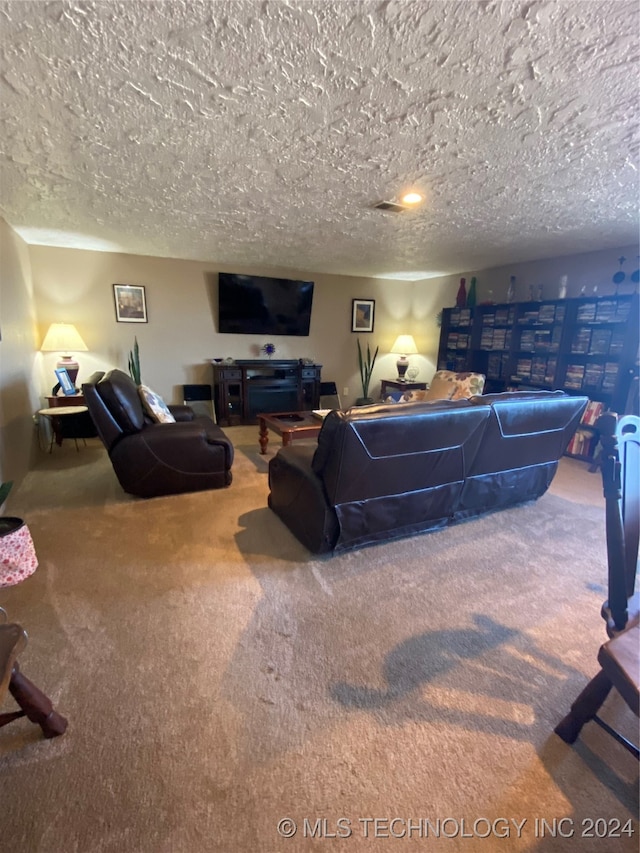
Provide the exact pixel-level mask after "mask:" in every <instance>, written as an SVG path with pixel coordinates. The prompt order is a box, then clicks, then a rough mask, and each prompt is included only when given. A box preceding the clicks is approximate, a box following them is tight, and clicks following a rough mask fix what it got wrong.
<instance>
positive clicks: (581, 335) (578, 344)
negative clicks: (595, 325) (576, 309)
mask: <svg viewBox="0 0 640 853" xmlns="http://www.w3.org/2000/svg"><path fill="white" fill-rule="evenodd" d="M590 346H591V329H585V328H580V329H576V331H575V333H574V335H573V340H572V341H571V352H572V353H576V354H584V353H588V352H589V347H590Z"/></svg>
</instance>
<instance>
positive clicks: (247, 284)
mask: <svg viewBox="0 0 640 853" xmlns="http://www.w3.org/2000/svg"><path fill="white" fill-rule="evenodd" d="M312 301H313V282H312V281H295V280H293V279H288V278H266V277H264V276H256V275H238V274H237V273H227V272H221V273H219V274H218V331H219V332H222V333H229V334H236V335H238V334H239V335H308V334H309V324H310V323H311V303H312Z"/></svg>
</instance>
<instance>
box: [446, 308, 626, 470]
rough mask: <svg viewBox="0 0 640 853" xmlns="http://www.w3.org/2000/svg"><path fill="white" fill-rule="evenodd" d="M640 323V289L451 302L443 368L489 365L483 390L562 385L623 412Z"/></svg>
mask: <svg viewBox="0 0 640 853" xmlns="http://www.w3.org/2000/svg"><path fill="white" fill-rule="evenodd" d="M638 326H639V309H638V294H629V295H619V296H602V297H595V296H594V297H587V296H585V297H580V298H577V299H551V300H544V301H540V302H516V303H511V304H500V305H478V306H476V307H475V308H474V309H460V308H445V309H444V311H443V312H442V328H441V333H440V347H439V351H438V368H439V369H448V370H456V371H466V370H471V371H476V372H478V373H484V374H485V375H486V377H487V381H486V386H485V393H487V392H494V391H504V390H507V389H509V388H520V389H539V390H555V389H561V390H562V391H566V392H567V393H568V394H580V395H584V396H587V397H589V399H590V400H592V401H594V402H597V403H601V404H602V408H603V409H605V410H606V409H608V410H612V411H615V412H619V413H623V412H625V411H626V408H627V401H628V398H629V392H630V388H631V384H632V382H633V381H634V377H637V359H638ZM635 381H637V380H635ZM587 455H588V454H587Z"/></svg>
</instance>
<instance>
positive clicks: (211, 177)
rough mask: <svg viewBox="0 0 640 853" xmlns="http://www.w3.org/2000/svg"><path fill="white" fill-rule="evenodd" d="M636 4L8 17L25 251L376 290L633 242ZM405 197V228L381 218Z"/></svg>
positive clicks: (8, 171) (301, 7) (104, 10)
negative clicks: (335, 280) (420, 274)
mask: <svg viewBox="0 0 640 853" xmlns="http://www.w3.org/2000/svg"><path fill="white" fill-rule="evenodd" d="M638 25H639V7H638V4H637V2H635V0H633V2H626V0H613V1H612V2H598V0H585V2H572V0H566V1H565V2H555V0H554V2H510V0H506V2H491V0H487V2H450V0H445V2H429V0H417V2H412V0H402V2H396V0H387V2H385V0H375V2H369V0H362V2H358V0H349V2H330V0H310V2H301V1H300V0H291V2H278V0H264V2H257V1H256V2H254V0H239V2H232V1H231V0H216V2H200V0H170V2H141V0H128V2H28V3H25V2H14V0H10V2H1V3H0V46H1V62H0V87H1V89H0V92H1V121H2V130H1V142H0V145H1V151H0V188H1V200H0V204H1V208H0V209H1V210H2V213H3V215H4V217H5V218H6V220H7V221H8V222H9V224H11V225H12V226H13V227H15V228H16V229H17V230H18V231H19V233H21V234H22V235H23V236H24V237H25V239H27V241H28V242H41V243H46V244H51V245H77V246H86V247H88V248H103V249H106V250H112V251H125V252H130V253H135V254H142V255H157V256H166V257H178V258H190V259H195V260H215V261H217V262H219V263H220V264H226V265H235V266H236V267H238V268H240V267H243V266H245V267H246V266H248V265H255V264H259V265H261V266H273V267H286V268H292V269H293V268H301V269H305V270H314V271H317V272H329V273H331V272H335V273H347V274H354V275H359V274H360V275H373V274H376V273H377V274H383V273H385V272H388V273H390V272H397V271H442V272H455V271H458V270H464V269H474V268H475V269H480V268H482V267H485V266H495V265H498V264H500V263H508V262H517V261H526V260H533V259H537V258H542V257H552V256H555V255H563V254H571V253H576V252H583V251H591V250H594V249H603V248H612V247H617V246H624V245H629V244H631V243H635V242H636V241H637V237H638V216H637V213H638V182H637V166H638V116H637V109H638V92H637V82H638V69H637V56H638V46H639V38H638V32H639V26H638ZM408 186H418V187H420V188H421V189H422V190H423V191H424V192H425V194H426V196H427V201H426V204H424V205H423V206H422V207H421V208H419V209H417V210H414V211H410V212H405V213H401V214H392V213H382V212H380V211H377V210H372V209H371V205H372V204H373V203H374V202H376V201H378V200H380V199H397V198H398V197H399V194H400V193H401V192H402V190H404V189H405V188H406V187H408Z"/></svg>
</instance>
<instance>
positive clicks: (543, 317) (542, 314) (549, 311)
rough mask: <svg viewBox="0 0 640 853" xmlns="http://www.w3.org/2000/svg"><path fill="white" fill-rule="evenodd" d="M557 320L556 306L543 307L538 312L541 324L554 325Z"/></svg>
mask: <svg viewBox="0 0 640 853" xmlns="http://www.w3.org/2000/svg"><path fill="white" fill-rule="evenodd" d="M555 318H556V306H555V305H553V304H552V305H541V306H540V309H539V311H538V319H539V321H540V322H541V323H549V324H551V323H553V321H554V320H555Z"/></svg>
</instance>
